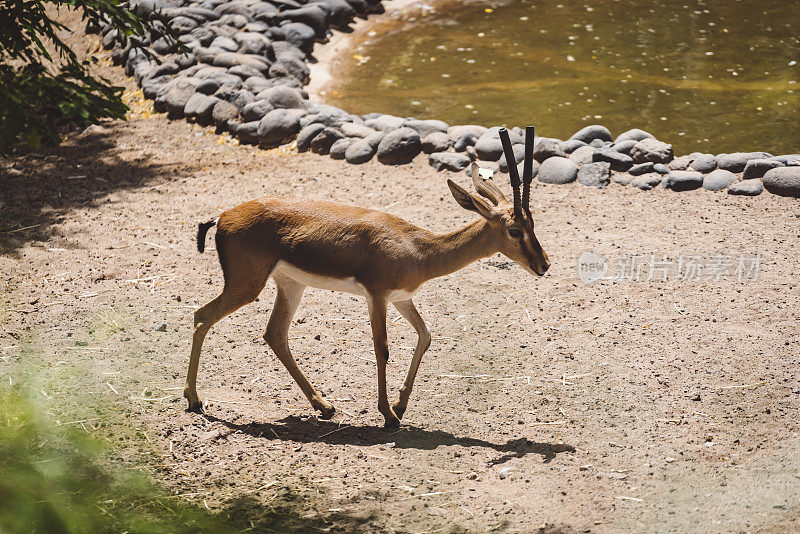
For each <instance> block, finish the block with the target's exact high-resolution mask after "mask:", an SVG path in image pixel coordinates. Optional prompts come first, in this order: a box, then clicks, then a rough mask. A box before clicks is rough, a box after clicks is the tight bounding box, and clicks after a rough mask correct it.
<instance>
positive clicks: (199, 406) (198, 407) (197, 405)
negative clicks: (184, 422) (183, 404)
mask: <svg viewBox="0 0 800 534" xmlns="http://www.w3.org/2000/svg"><path fill="white" fill-rule="evenodd" d="M183 396H184V397H185V398H186V400H187V401H189V407H188V408H186V411H187V412H194V413H203V403H202V402H200V399H198V398H197V394H196V393H195V394H194V395H191V394H190V393H189V392H188V391H184V392H183Z"/></svg>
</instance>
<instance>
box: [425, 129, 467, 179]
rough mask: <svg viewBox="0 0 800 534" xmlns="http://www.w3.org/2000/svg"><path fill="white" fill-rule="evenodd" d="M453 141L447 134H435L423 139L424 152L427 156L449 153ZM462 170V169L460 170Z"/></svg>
mask: <svg viewBox="0 0 800 534" xmlns="http://www.w3.org/2000/svg"><path fill="white" fill-rule="evenodd" d="M452 144H453V140H452V139H450V136H449V135H447V134H446V133H445V132H433V133H430V134H428V135H426V136H425V137H424V138H423V139H422V151H423V152H425V153H426V154H432V153H434V152H447V149H449V148H450V146H451V145H452ZM459 170H460V169H459Z"/></svg>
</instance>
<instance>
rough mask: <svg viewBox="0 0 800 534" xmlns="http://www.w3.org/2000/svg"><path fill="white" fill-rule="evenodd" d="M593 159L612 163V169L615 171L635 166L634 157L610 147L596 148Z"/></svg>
mask: <svg viewBox="0 0 800 534" xmlns="http://www.w3.org/2000/svg"><path fill="white" fill-rule="evenodd" d="M592 160H593V161H605V162H608V163H610V164H611V170H614V171H627V170H628V169H630V168H631V167H632V166H633V159H631V157H630V156H627V155H625V154H622V153H621V152H617V151H616V150H614V149H612V148H610V147H605V148H598V149H597V150H595V151H594V154H593V155H592Z"/></svg>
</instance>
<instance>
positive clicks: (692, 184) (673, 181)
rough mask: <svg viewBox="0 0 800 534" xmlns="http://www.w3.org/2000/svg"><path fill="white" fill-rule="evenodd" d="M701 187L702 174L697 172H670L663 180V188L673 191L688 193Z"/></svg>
mask: <svg viewBox="0 0 800 534" xmlns="http://www.w3.org/2000/svg"><path fill="white" fill-rule="evenodd" d="M658 176H661V175H660V174H659V175H658ZM702 185H703V174H702V173H700V172H697V171H672V172H671V173H669V174H668V175H667V178H666V179H665V180H664V187H666V188H667V189H672V190H673V191H689V190H691V189H697V188H698V187H701V186H702Z"/></svg>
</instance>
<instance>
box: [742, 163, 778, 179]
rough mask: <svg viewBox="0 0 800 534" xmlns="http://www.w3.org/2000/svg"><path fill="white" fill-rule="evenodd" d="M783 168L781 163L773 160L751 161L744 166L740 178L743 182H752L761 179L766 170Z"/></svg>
mask: <svg viewBox="0 0 800 534" xmlns="http://www.w3.org/2000/svg"><path fill="white" fill-rule="evenodd" d="M778 167H783V163H781V162H780V161H778V160H774V159H751V160H748V162H747V163H746V164H745V166H744V171H742V178H743V179H745V180H752V179H753V178H761V177H762V176H764V175H765V174H766V173H767V171H768V170H770V169H776V168H778Z"/></svg>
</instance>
